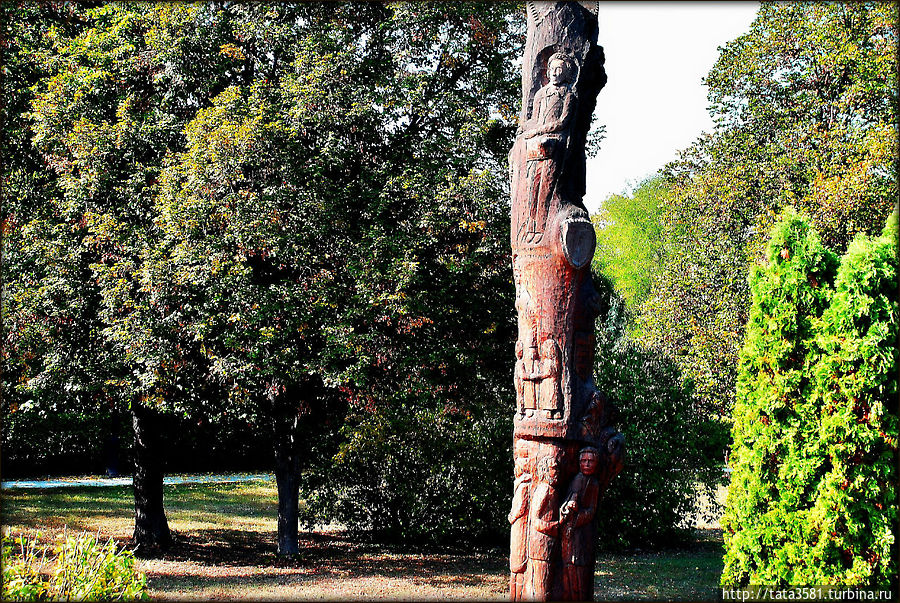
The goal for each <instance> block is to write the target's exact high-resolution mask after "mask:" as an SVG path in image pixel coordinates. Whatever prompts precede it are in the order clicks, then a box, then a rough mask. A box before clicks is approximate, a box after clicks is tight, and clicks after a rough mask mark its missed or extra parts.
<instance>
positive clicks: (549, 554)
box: [526, 455, 559, 601]
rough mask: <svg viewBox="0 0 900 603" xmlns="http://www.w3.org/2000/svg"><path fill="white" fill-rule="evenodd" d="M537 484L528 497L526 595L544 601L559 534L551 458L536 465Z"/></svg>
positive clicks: (556, 474)
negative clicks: (529, 504)
mask: <svg viewBox="0 0 900 603" xmlns="http://www.w3.org/2000/svg"><path fill="white" fill-rule="evenodd" d="M537 478H538V483H537V485H536V486H535V487H534V492H533V493H532V495H531V508H530V510H529V524H530V525H529V529H528V571H527V572H526V573H527V576H526V582H527V585H528V589H527V595H528V598H529V599H530V600H532V601H546V600H547V599H548V598H549V597H550V594H551V588H552V585H553V563H552V559H553V554H554V552H555V550H554V549H555V548H556V544H557V536H558V533H559V491H558V490H557V486H558V484H559V463H558V461H557V460H556V458H555V457H553V456H551V455H547V456H542V457H541V458H540V459H538V463H537Z"/></svg>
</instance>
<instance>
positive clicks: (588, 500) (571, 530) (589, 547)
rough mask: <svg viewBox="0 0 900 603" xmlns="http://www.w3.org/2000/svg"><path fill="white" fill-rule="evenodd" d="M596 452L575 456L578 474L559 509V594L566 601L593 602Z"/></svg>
mask: <svg viewBox="0 0 900 603" xmlns="http://www.w3.org/2000/svg"><path fill="white" fill-rule="evenodd" d="M599 463H600V451H599V450H597V449H596V448H594V447H593V446H587V447H585V448H582V449H581V452H580V453H579V454H578V464H579V469H580V472H579V473H578V475H576V476H575V477H574V478H573V479H572V483H571V484H569V491H568V493H567V495H566V500H565V502H564V503H563V504H562V507H561V508H560V511H559V515H560V520H559V521H560V524H561V529H562V534H561V536H560V540H561V548H562V562H563V576H562V578H563V580H562V582H563V592H564V598H565V599H566V600H569V601H590V600H591V599H593V592H592V586H593V584H592V583H593V574H594V536H595V530H596V528H595V527H594V515H595V514H596V512H597V501H598V499H599V497H600V484H599V482H598V480H597V477H596V473H597V468H598V466H599Z"/></svg>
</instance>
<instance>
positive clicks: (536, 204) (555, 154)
mask: <svg viewBox="0 0 900 603" xmlns="http://www.w3.org/2000/svg"><path fill="white" fill-rule="evenodd" d="M576 71H577V67H576V65H575V59H574V58H573V57H571V56H568V55H566V54H564V53H559V52H558V53H555V54H554V55H552V56H551V57H550V58H549V60H548V61H547V76H548V77H549V79H550V82H549V83H548V84H547V85H546V86H544V87H543V88H541V89H540V90H538V92H537V94H535V96H534V111H533V119H532V120H531V121H530V122H529V123H528V124H526V129H525V130H524V131H523V132H522V134H521V136H522V137H523V138H524V139H525V157H526V161H527V166H528V167H527V173H526V177H525V178H526V181H527V182H528V193H527V198H528V205H529V207H528V215H527V217H526V219H525V220H524V221H523V222H522V223H521V224H520V225H519V232H518V237H519V240H520V241H521V242H523V243H525V244H527V245H531V244H537V243H540V242H541V240H542V239H543V236H544V229H545V228H546V225H547V217H548V215H549V213H550V210H551V205H552V206H553V209H558V207H559V200H558V199H554V196H556V184H557V181H558V180H559V176H560V173H561V172H562V167H563V164H564V163H565V160H566V151H567V145H568V138H569V137H568V134H569V128H570V127H571V123H572V117H573V116H574V114H575V105H576V103H577V102H578V99H577V96H576V95H575V92H574V91H573V90H572V86H571V84H572V82H573V81H574V78H575V74H576ZM554 201H556V202H555V203H554Z"/></svg>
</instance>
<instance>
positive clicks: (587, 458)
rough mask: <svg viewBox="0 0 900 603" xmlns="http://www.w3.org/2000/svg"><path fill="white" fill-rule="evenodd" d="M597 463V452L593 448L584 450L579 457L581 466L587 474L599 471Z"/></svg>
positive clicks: (582, 470)
mask: <svg viewBox="0 0 900 603" xmlns="http://www.w3.org/2000/svg"><path fill="white" fill-rule="evenodd" d="M597 464H598V459H597V453H595V452H594V451H593V450H588V451H585V452H582V453H581V456H580V457H579V459H578V465H579V468H580V469H581V472H582V473H583V474H585V475H593V474H594V473H595V472H596V471H597Z"/></svg>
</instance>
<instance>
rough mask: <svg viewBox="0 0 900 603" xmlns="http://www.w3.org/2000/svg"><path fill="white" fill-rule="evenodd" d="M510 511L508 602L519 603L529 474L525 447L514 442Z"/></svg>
mask: <svg viewBox="0 0 900 603" xmlns="http://www.w3.org/2000/svg"><path fill="white" fill-rule="evenodd" d="M515 475H516V481H515V484H514V485H513V500H512V509H511V510H510V512H509V516H508V517H507V519H508V520H509V523H510V525H511V526H512V528H511V530H510V543H509V550H510V553H509V571H510V574H509V598H510V600H512V601H521V600H522V598H523V594H524V587H525V568H526V567H527V566H528V548H527V547H528V505H529V503H530V502H531V473H529V472H528V445H527V443H526V442H525V441H523V440H516V445H515Z"/></svg>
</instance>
